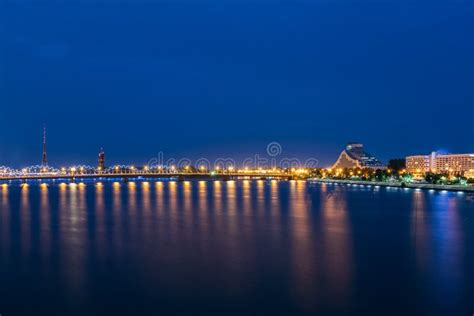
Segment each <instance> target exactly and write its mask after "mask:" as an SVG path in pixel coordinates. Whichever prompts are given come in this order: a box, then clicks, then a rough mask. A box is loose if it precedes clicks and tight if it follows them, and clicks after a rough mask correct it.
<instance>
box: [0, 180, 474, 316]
mask: <svg viewBox="0 0 474 316" xmlns="http://www.w3.org/2000/svg"><path fill="white" fill-rule="evenodd" d="M473 307H474V195H472V194H468V193H457V192H452V193H450V192H429V191H416V190H408V189H405V190H404V189H395V188H392V189H390V188H376V187H368V186H347V185H336V184H315V183H309V182H296V181H290V182H277V181H227V182H219V181H216V182H213V181H190V182H172V181H163V182H156V181H150V182H129V183H122V182H115V183H113V182H104V183H102V184H101V183H97V184H96V183H92V182H91V183H85V184H59V183H48V184H43V185H40V184H30V185H21V184H10V185H8V186H6V185H4V186H1V185H0V314H1V315H2V316H13V315H104V314H110V315H176V314H179V315H210V314H212V315H315V314H318V315H368V314H370V315H407V314H418V315H448V314H449V315H469V316H470V315H472V314H473V313H474V308H473Z"/></svg>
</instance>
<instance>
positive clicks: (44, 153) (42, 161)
mask: <svg viewBox="0 0 474 316" xmlns="http://www.w3.org/2000/svg"><path fill="white" fill-rule="evenodd" d="M41 166H42V167H47V166H48V156H47V155H46V126H44V127H43V159H42V160H41Z"/></svg>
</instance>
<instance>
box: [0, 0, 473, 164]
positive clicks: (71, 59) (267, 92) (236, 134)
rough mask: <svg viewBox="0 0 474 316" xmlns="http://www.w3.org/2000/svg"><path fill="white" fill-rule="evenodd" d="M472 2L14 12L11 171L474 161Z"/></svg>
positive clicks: (291, 0)
mask: <svg viewBox="0 0 474 316" xmlns="http://www.w3.org/2000/svg"><path fill="white" fill-rule="evenodd" d="M473 56H474V5H473V2H472V1H471V0H463V1H461V0H371V1H369V0H287V1H278V0H253V1H250V0H199V1H198V0H168V1H164V0H122V1H120V0H0V109H1V112H0V165H13V166H24V165H28V164H35V163H39V162H40V161H41V137H42V135H41V133H42V127H43V124H44V123H45V124H46V125H47V128H48V153H49V158H50V164H53V165H68V164H73V163H79V162H85V163H95V161H96V156H97V151H98V150H99V148H100V147H101V146H104V148H105V150H106V153H107V159H108V162H110V163H118V162H123V163H131V162H134V163H142V162H146V161H148V159H150V158H152V157H155V156H156V155H157V154H158V152H160V151H163V152H164V153H165V156H167V157H178V158H180V157H191V158H198V157H209V158H212V159H213V158H215V157H218V156H223V157H236V158H243V157H245V156H251V155H253V154H256V153H264V152H265V148H266V145H267V144H268V143H269V142H272V141H277V142H279V143H280V144H281V145H282V147H283V154H282V157H300V158H304V157H315V158H317V159H319V160H320V161H321V165H322V166H325V165H327V164H329V163H332V162H334V161H335V159H336V158H337V155H338V153H339V151H340V150H341V149H342V148H343V147H344V145H345V143H346V142H348V141H359V142H363V143H364V144H365V145H366V147H367V151H369V152H371V153H372V154H374V155H376V156H377V157H379V158H381V159H382V160H385V161H386V160H388V159H389V158H394V157H403V156H405V155H408V154H418V153H428V152H430V151H432V150H436V149H444V150H446V151H449V152H461V153H462V152H474V141H473V139H474V127H473V125H474V124H473V121H474V104H473V95H474V57H473Z"/></svg>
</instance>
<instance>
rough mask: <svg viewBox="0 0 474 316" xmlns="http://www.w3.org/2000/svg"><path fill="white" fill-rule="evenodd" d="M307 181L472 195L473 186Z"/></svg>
mask: <svg viewBox="0 0 474 316" xmlns="http://www.w3.org/2000/svg"><path fill="white" fill-rule="evenodd" d="M308 181H312V182H319V183H342V184H364V185H373V186H381V187H392V188H408V189H423V190H436V191H453V192H459V191H462V192H471V193H474V186H461V185H443V184H429V183H402V182H378V181H364V180H339V179H315V178H311V179H308Z"/></svg>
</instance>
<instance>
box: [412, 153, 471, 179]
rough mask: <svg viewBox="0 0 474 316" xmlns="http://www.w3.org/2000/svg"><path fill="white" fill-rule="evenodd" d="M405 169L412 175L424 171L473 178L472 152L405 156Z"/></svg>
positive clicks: (420, 173)
mask: <svg viewBox="0 0 474 316" xmlns="http://www.w3.org/2000/svg"><path fill="white" fill-rule="evenodd" d="M406 165H407V171H408V172H410V173H412V174H414V175H422V174H424V173H426V172H433V173H446V174H449V175H461V176H465V177H468V178H474V154H439V153H436V152H432V153H431V155H417V156H408V157H406Z"/></svg>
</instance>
